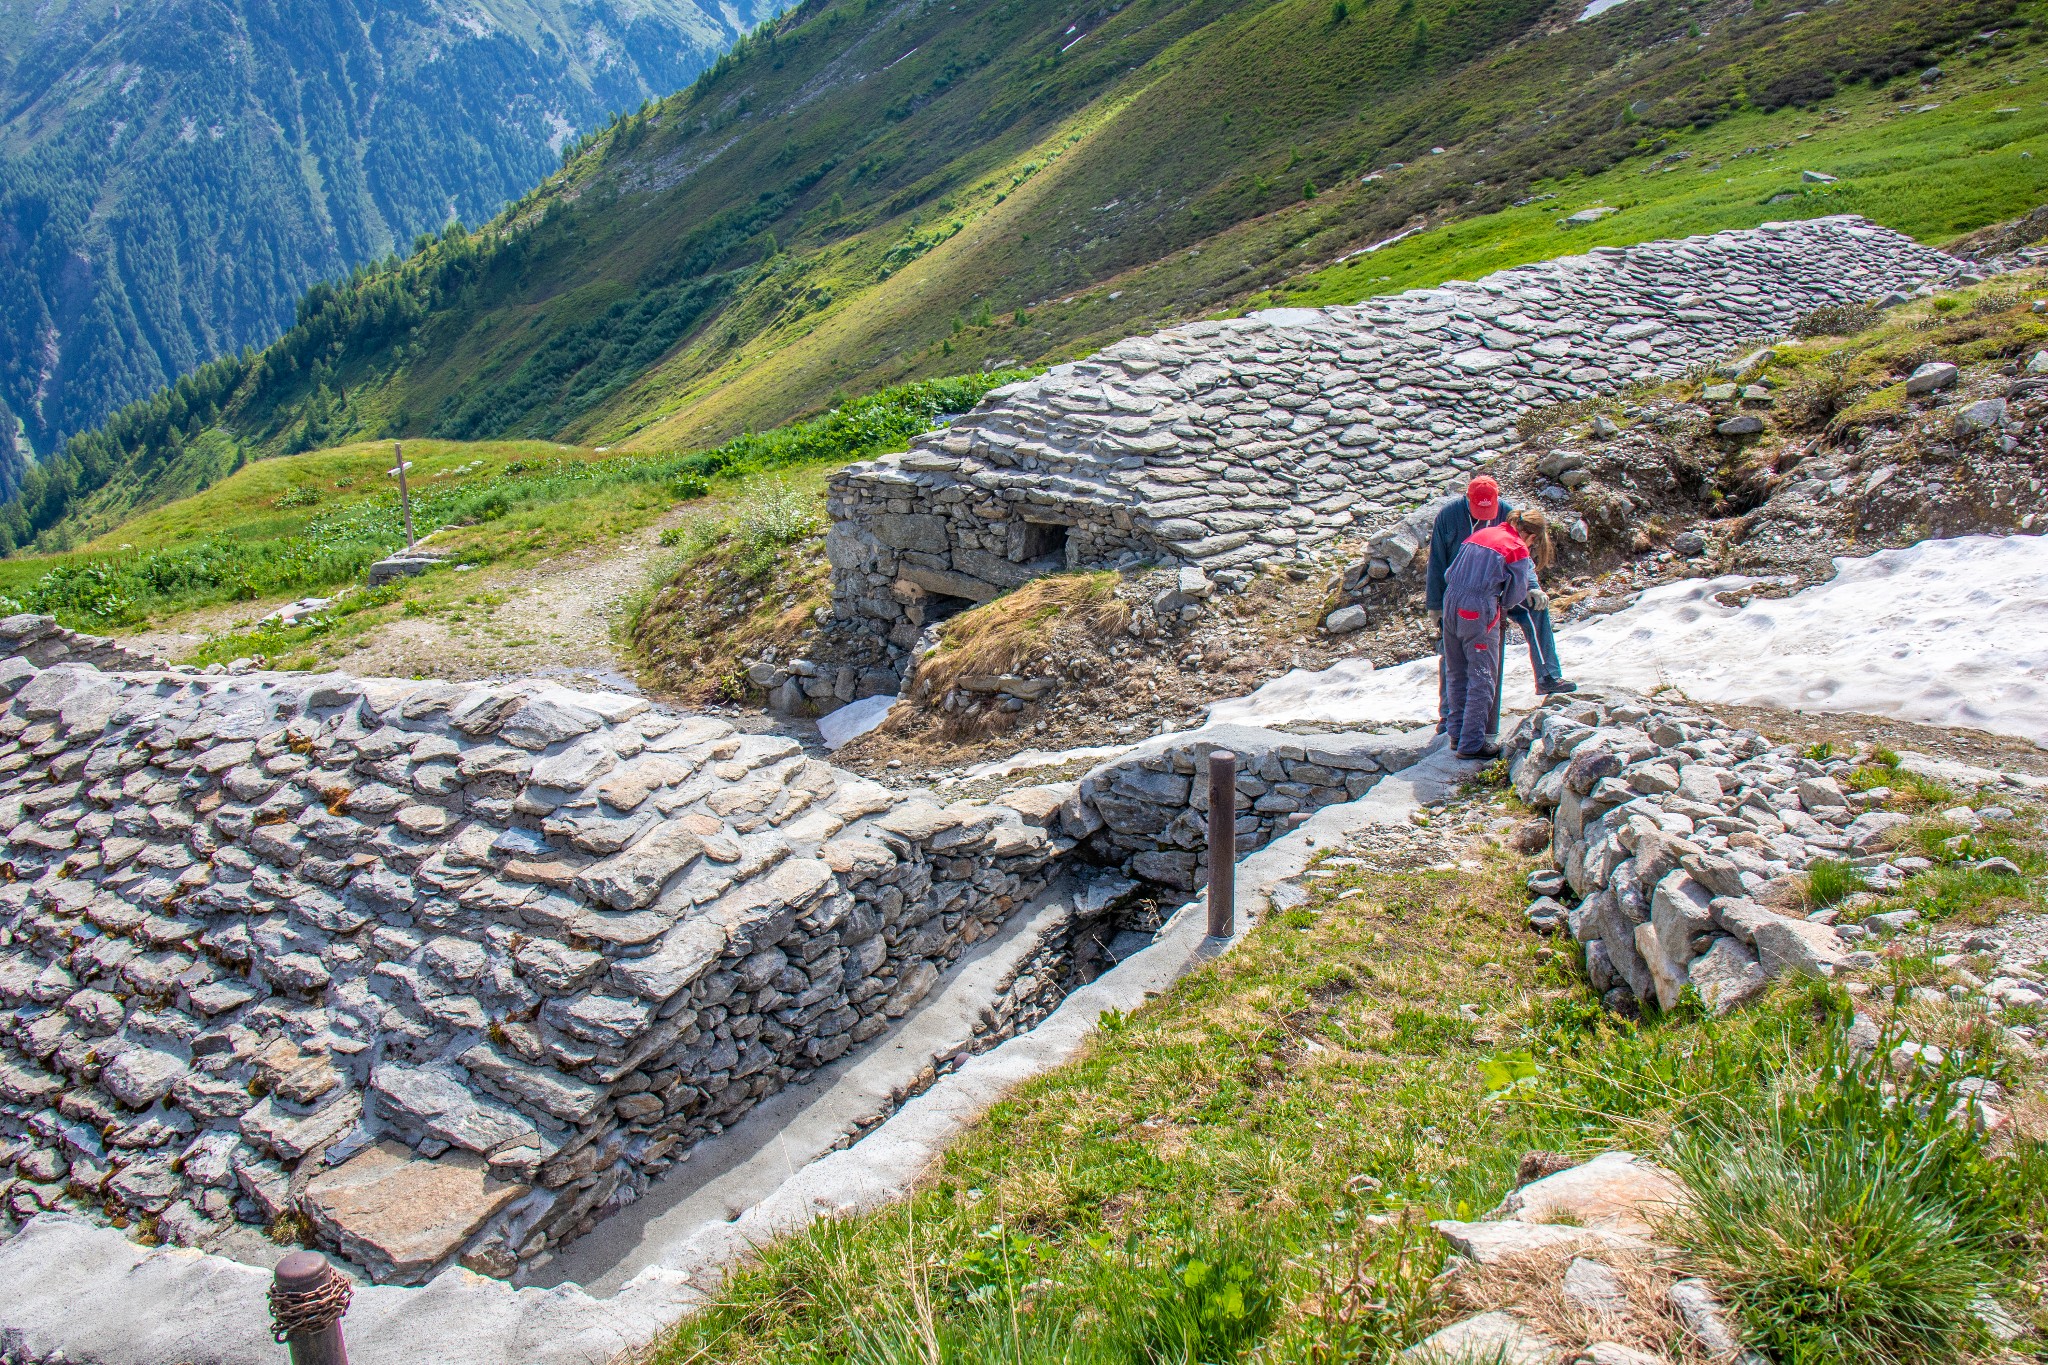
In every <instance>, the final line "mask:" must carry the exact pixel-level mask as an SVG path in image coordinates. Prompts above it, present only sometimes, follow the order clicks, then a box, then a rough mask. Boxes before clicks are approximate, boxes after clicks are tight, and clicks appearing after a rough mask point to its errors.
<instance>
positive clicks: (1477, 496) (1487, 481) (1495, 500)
mask: <svg viewBox="0 0 2048 1365" xmlns="http://www.w3.org/2000/svg"><path fill="white" fill-rule="evenodd" d="M1465 501H1466V503H1467V504H1468V505H1469V506H1470V507H1471V508H1472V515H1473V516H1475V517H1478V518H1479V519H1480V520H1481V521H1491V520H1493V518H1495V517H1497V516H1499V515H1500V485H1499V484H1497V483H1495V482H1494V481H1493V476H1492V475H1490V474H1481V475H1480V476H1479V477H1478V478H1476V479H1474V480H1472V482H1470V483H1468V484H1466V485H1465Z"/></svg>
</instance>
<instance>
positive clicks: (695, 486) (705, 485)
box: [668, 474, 711, 502]
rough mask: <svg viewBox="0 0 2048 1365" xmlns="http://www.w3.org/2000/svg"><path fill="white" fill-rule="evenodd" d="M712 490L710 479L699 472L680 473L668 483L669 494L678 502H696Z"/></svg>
mask: <svg viewBox="0 0 2048 1365" xmlns="http://www.w3.org/2000/svg"><path fill="white" fill-rule="evenodd" d="M710 491H711V484H710V481H709V480H707V479H705V478H703V477H702V476H701V475H697V474H678V475H677V476H676V477H675V478H673V479H670V480H669V483H668V495H669V496H670V497H671V498H674V499H675V500H676V501H677V502H694V501H695V500H696V499H698V498H701V497H703V496H704V495H705V494H706V493H709V492H710Z"/></svg>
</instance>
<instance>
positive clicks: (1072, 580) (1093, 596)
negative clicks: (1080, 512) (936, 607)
mask: <svg viewBox="0 0 2048 1365" xmlns="http://www.w3.org/2000/svg"><path fill="white" fill-rule="evenodd" d="M1117 582H1118V575H1116V574H1115V573H1113V572H1109V571H1103V572H1100V573H1080V574H1050V575H1048V576H1046V577H1044V578H1037V579H1033V580H1032V581H1031V582H1029V583H1026V584H1025V585H1024V586H1023V587H1021V588H1018V589H1017V590H1016V591H1015V592H1011V593H1005V594H1004V595H1003V596H1001V597H998V598H997V599H996V600H995V601H993V602H988V603H985V604H983V605H982V606H979V607H975V608H973V609H972V610H969V611H964V612H962V613H960V614H959V615H958V616H956V617H954V618H953V619H952V620H950V621H948V622H946V623H945V624H944V625H942V626H940V627H939V647H938V648H937V649H936V650H934V651H933V652H932V653H930V654H928V655H926V656H925V657H924V658H923V659H922V660H920V661H919V663H918V665H917V671H916V672H915V673H914V674H913V675H912V677H911V679H910V685H909V687H908V688H906V689H905V690H906V691H912V692H913V693H914V694H915V695H919V696H923V697H943V696H944V695H945V694H946V693H947V692H950V691H951V690H953V688H955V687H956V686H958V685H959V683H960V680H961V679H963V678H970V677H1001V676H1004V675H1007V674H1017V673H1023V672H1027V671H1032V670H1034V669H1035V670H1038V671H1037V672H1035V673H1034V676H1039V677H1043V676H1046V672H1045V671H1044V670H1046V669H1056V668H1057V664H1056V662H1055V660H1054V659H1053V658H1052V657H1051V656H1050V655H1049V654H1048V651H1049V649H1050V647H1051V646H1052V644H1053V642H1054V636H1055V633H1056V632H1057V633H1060V634H1065V633H1068V632H1079V633H1081V634H1083V635H1086V636H1088V637H1090V638H1091V639H1092V640H1094V641H1096V642H1097V643H1098V644H1099V643H1100V642H1103V641H1107V640H1110V639H1112V638H1114V637H1115V636H1117V635H1119V634H1120V633H1122V631H1123V629H1124V627H1125V626H1126V625H1127V624H1129V622H1130V619H1131V604H1130V603H1129V602H1126V601H1124V600H1123V599H1122V598H1121V597H1119V596H1117V592H1116V588H1117Z"/></svg>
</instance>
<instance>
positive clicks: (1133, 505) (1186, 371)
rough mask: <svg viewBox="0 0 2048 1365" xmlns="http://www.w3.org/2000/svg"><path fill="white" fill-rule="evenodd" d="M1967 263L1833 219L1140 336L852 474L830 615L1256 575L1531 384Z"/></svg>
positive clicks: (1620, 370)
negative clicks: (1148, 572) (1137, 566)
mask: <svg viewBox="0 0 2048 1365" xmlns="http://www.w3.org/2000/svg"><path fill="white" fill-rule="evenodd" d="M1956 268H1957V262H1955V261H1953V260H1951V259H1950V258H1948V257H1946V256H1943V255H1942V254H1941V253H1939V252H1936V251H1931V250H1928V249H1926V248H1924V247H1921V246H1919V245H1918V244H1916V243H1914V242H1913V241H1912V240H1911V239H1910V238H1907V237H1904V236H1901V235H1899V234H1898V233H1895V232H1891V231H1889V230H1887V229H1884V228H1879V227H1876V226H1873V225H1871V224H1869V223H1866V222H1863V221H1862V220H1861V219H1856V218H1848V217H1839V218H1823V219H1815V220H1811V221H1807V222H1800V223H1776V224H1766V225H1764V226H1763V227H1762V228H1759V229H1756V230H1754V231H1746V232H1724V233H1717V234H1715V235H1713V236H1711V237H1693V238H1687V239H1685V240H1683V241H1671V242H1652V243H1647V244H1644V245H1641V246H1635V247H1629V248H1619V247H1616V248H1605V247H1602V248H1595V249H1594V250H1593V251H1592V252H1591V253H1590V254H1588V255H1584V256H1572V257H1566V258H1563V259H1560V260H1554V261H1548V262H1544V263H1541V264H1537V265H1528V266H1518V267H1516V268H1514V269H1512V270H1503V271H1500V272H1498V273H1496V274H1493V275H1489V276H1487V277H1486V278H1484V279H1482V280H1479V281H1478V282H1476V283H1466V282H1462V281H1457V282H1452V283H1450V284H1446V285H1444V286H1442V287H1441V288H1436V289H1423V290H1411V291H1409V292H1408V293H1405V294H1398V295H1392V296H1389V297H1384V298H1376V299H1371V300H1368V301H1367V302H1365V303H1362V304H1359V305H1357V306H1355V307H1333V308H1323V309H1299V308H1296V309H1273V310H1268V311H1266V312H1261V313H1255V314H1252V315H1251V316H1249V317H1245V318H1239V319H1235V320H1231V321H1225V322H1198V323H1190V324H1187V325H1185V326H1181V327H1175V328H1172V329H1170V330H1168V331H1165V332H1161V333H1159V334H1157V335H1155V336H1150V337H1141V338H1135V339H1132V340H1128V341H1122V342H1118V343H1117V344H1116V345H1113V346H1110V347H1107V348H1105V349H1104V350H1102V351H1100V352H1098V353H1097V354H1095V355H1094V356H1092V357H1090V358H1089V359H1087V360H1085V361H1080V362H1076V363H1073V364H1068V365H1061V366H1057V367H1055V368H1054V369H1052V370H1050V371H1048V372H1047V373H1046V374H1044V375H1043V376H1041V377H1039V378H1037V379H1033V380H1030V381H1028V382H1025V383H1021V384H1014V385H1011V386H1009V387H1007V388H1003V389H998V390H996V391H995V392H994V393H991V394H990V395H989V396H988V397H987V398H986V399H985V400H984V401H983V402H982V404H981V405H980V406H979V407H977V408H976V409H975V410H974V411H973V412H972V413H970V414H968V415H967V416H966V417H964V418H962V419H961V420H960V421H958V422H956V423H954V424H953V425H952V426H951V427H950V428H947V429H945V430H942V431H938V432H934V433H931V434H929V435H926V436H923V437H920V438H918V440H917V441H915V442H914V443H913V445H912V449H911V450H910V451H909V452H908V453H905V454H901V455H888V456H884V457H882V458H880V459H877V460H870V461H865V462H862V463H859V464H855V465H852V466H850V467H848V468H847V469H845V470H843V471H841V472H840V473H839V474H837V475H835V476H834V478H833V481H832V490H831V514H832V530H831V533H830V536H829V537H828V542H827V544H828V548H829V550H830V553H831V559H832V565H833V574H834V583H833V593H834V596H833V612H834V615H835V618H836V620H837V621H838V623H839V625H840V627H841V629H842V630H843V631H845V632H847V633H850V634H851V633H859V632H869V633H872V634H873V635H874V636H875V637H877V638H878V639H884V640H886V641H887V642H888V644H889V646H890V647H891V648H892V649H893V651H894V652H893V655H892V658H891V662H892V663H893V664H894V665H895V670H896V672H898V673H900V672H901V667H902V664H903V661H904V657H905V651H906V650H907V649H908V647H909V646H910V645H911V644H913V643H914V642H915V640H916V638H917V636H918V633H919V631H920V630H921V629H922V627H923V626H924V625H925V624H926V622H927V621H928V620H929V619H931V618H933V617H935V616H937V615H941V614H943V613H944V612H946V611H949V610H953V609H957V607H958V605H959V604H961V603H962V602H982V601H987V600H989V599H990V598H992V597H994V596H996V595H998V594H999V593H1001V592H1004V591H1006V590H1008V589H1010V588H1013V587H1016V586H1017V585H1019V584H1021V583H1024V582H1026V581H1028V580H1030V579H1031V578H1033V577H1035V576H1037V575H1039V574H1042V573H1045V572H1048V571H1052V570H1056V569H1065V568H1080V567H1093V566H1106V565H1113V564H1116V563H1118V562H1121V561H1126V560H1128V561H1131V562H1136V561H1139V560H1157V561H1160V562H1168V563H1171V562H1182V563H1187V564H1192V565H1199V566H1200V567H1201V568H1202V569H1204V570H1206V571H1207V573H1208V574H1209V575H1210V576H1211V577H1213V578H1215V579H1216V580H1217V581H1218V582H1219V583H1220V584H1221V585H1222V586H1224V587H1225V588H1229V587H1232V586H1237V585H1241V584H1242V583H1244V582H1245V581H1248V579H1249V576H1250V574H1251V572H1252V571H1254V570H1255V569H1256V568H1257V566H1259V565H1260V564H1262V563H1267V562H1271V561H1275V560H1283V559H1288V558H1291V557H1294V556H1296V555H1297V554H1299V553H1300V552H1302V551H1304V550H1305V549H1307V548H1309V547H1313V546H1315V545H1317V544H1320V543H1322V542H1325V541H1328V540H1330V539H1332V538H1334V537H1336V536H1339V535H1341V534H1344V533H1346V532H1347V531H1349V530H1351V529H1353V528H1354V527H1358V526H1361V525H1365V524H1370V523H1375V522H1376V521H1377V520H1379V519H1382V518H1383V517H1384V516H1385V514H1386V513H1388V512H1390V511H1392V510H1395V509H1400V508H1405V507H1407V506H1409V505H1411V504H1414V503H1416V502H1420V501H1423V500H1426V499H1427V498H1429V497H1431V496H1432V495H1434V494H1436V493H1438V492H1440V491H1441V490H1443V489H1444V488H1446V487H1447V486H1450V485H1452V484H1454V483H1455V482H1456V481H1457V480H1458V479H1459V478H1460V477H1462V476H1463V474H1464V473H1465V472H1466V471H1468V470H1470V469H1472V468H1473V467H1475V466H1477V465H1479V464H1481V463H1483V462H1485V461H1486V460H1489V459H1491V458H1492V457H1493V456H1494V455H1495V454H1496V453H1497V452H1499V451H1500V450H1501V449H1502V448H1504V447H1505V446H1507V445H1508V444H1509V443H1510V442H1511V441H1512V439H1513V431H1512V428H1513V424H1514V420H1515V418H1516V416H1517V415H1518V414H1519V413H1521V412H1523V411H1524V410H1526V409H1528V408H1530V407H1533V406H1540V405H1543V404H1548V403H1556V402H1560V401H1566V400H1573V399H1580V398H1585V397H1589V396H1592V395H1596V394H1601V393H1608V392H1612V391H1614V390H1616V389H1618V388H1619V387H1621V386H1623V385H1626V384H1629V383H1632V382H1635V381H1637V380H1640V379H1646V378H1672V377H1676V376H1677V375H1680V374H1682V373H1685V372H1687V371H1688V370H1691V369H1695V368H1698V367H1700V366H1703V365H1705V364H1707V363H1709V362H1711V361H1713V360H1715V359H1717V358H1719V357H1721V356H1723V355H1725V354H1726V353H1727V352H1728V351H1729V350H1730V349H1731V348H1733V347H1735V346H1737V345H1740V344H1742V343H1744V342H1749V341H1754V340H1756V339H1758V338H1761V337H1768V336H1774V335H1777V334H1779V333H1782V332H1783V331H1784V329H1785V328H1786V327H1787V326H1788V325H1789V324H1790V323H1791V322H1792V321H1793V320H1794V319H1795V318H1796V317H1798V316H1799V315H1800V314H1802V313H1805V312H1808V311H1811V310H1812V309H1814V308H1816V307H1819V306H1821V305H1823V304H1827V303H1833V302H1838V301H1842V300H1846V299H1865V298H1870V297H1873V296H1879V295H1884V294H1886V293H1887V292H1897V291H1905V290H1911V289H1913V288H1915V287H1917V286H1919V285H1920V284H1922V283H1923V282H1924V281H1926V280H1928V279H1930V278H1934V277H1936V276H1939V275H1942V274H1945V273H1949V272H1952V271H1953V270H1955V269H1956ZM878 653H879V651H878ZM865 686H866V685H865V684H863V687H865Z"/></svg>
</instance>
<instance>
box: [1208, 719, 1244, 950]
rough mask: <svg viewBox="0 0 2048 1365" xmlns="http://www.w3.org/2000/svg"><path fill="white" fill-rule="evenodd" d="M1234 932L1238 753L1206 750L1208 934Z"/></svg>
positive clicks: (1219, 936) (1235, 918)
mask: <svg viewBox="0 0 2048 1365" xmlns="http://www.w3.org/2000/svg"><path fill="white" fill-rule="evenodd" d="M1236 932H1237V755H1236V754H1234V753H1232V752H1230V750H1228V749H1215V750H1212V751H1211V752H1210V754H1209V937H1210V938H1229V937H1230V936H1231V935H1232V934H1234V933H1236Z"/></svg>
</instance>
